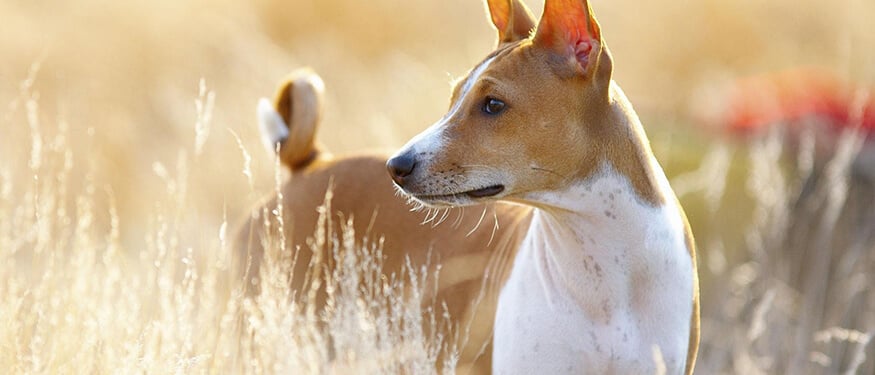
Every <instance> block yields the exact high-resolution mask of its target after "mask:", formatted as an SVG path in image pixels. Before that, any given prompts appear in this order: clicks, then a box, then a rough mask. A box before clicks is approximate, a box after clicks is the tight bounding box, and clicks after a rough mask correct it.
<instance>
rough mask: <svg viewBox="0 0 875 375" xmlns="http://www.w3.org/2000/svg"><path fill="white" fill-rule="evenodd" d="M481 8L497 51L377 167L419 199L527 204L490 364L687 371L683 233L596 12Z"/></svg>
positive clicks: (567, 1) (692, 299)
mask: <svg viewBox="0 0 875 375" xmlns="http://www.w3.org/2000/svg"><path fill="white" fill-rule="evenodd" d="M487 6H488V9H489V11H490V15H491V18H492V22H493V24H494V26H495V27H496V28H497V29H498V31H499V45H498V47H497V49H496V50H495V51H494V52H492V53H490V54H489V55H488V56H486V58H485V59H484V60H483V61H482V62H480V63H479V64H477V65H476V66H475V67H474V68H473V69H472V70H471V71H470V73H469V74H468V75H467V77H466V78H464V79H462V80H461V81H460V82H459V83H458V84H457V85H456V87H455V89H454V91H453V94H452V99H451V106H450V109H449V112H447V114H446V115H445V116H444V117H443V118H441V119H440V120H439V121H437V122H436V123H435V124H434V125H433V126H431V127H430V128H428V129H427V130H425V131H424V132H423V133H421V134H419V135H418V136H416V137H415V138H413V139H412V140H411V141H410V142H409V143H408V144H407V145H405V146H404V147H403V148H402V149H401V150H400V151H398V152H397V153H396V154H395V156H393V157H392V158H391V159H390V160H389V162H388V163H387V167H388V169H389V173H390V175H391V177H392V179H393V180H394V181H395V183H396V185H397V186H398V187H399V188H400V189H401V190H402V191H403V192H404V193H405V194H407V195H409V196H410V197H412V199H414V200H415V201H417V202H418V203H420V204H424V205H429V206H434V207H446V206H465V205H470V204H480V203H485V202H494V201H499V200H501V201H510V202H516V203H519V204H523V205H527V206H529V207H532V208H533V209H534V214H533V218H532V220H531V221H530V222H529V223H526V224H525V225H527V232H526V235H525V238H524V240H523V243H522V244H521V248H520V249H519V251H518V253H517V256H516V259H515V261H514V265H513V268H512V271H511V275H510V277H509V278H508V280H507V282H506V284H505V285H504V287H503V288H502V290H501V292H500V296H499V302H498V310H497V313H496V317H495V337H494V346H493V357H492V360H493V372H494V373H496V374H560V373H562V374H564V373H575V374H580V373H597V374H653V373H656V372H657V370H658V369H659V370H661V369H665V370H666V373H669V374H681V373H687V374H689V373H691V372H692V370H693V366H694V363H695V359H696V353H697V347H698V339H699V323H698V314H699V308H698V286H697V284H698V281H697V274H696V259H695V250H694V243H693V237H692V235H691V232H690V227H689V224H688V223H687V220H686V217H685V215H684V212H683V210H682V208H681V206H680V204H679V202H678V200H677V198H676V197H675V195H674V193H673V192H672V189H671V187H670V186H669V183H668V180H667V179H666V177H665V174H664V173H663V171H662V169H661V167H660V166H659V163H657V161H656V159H655V158H654V156H653V153H652V152H651V149H650V146H649V143H648V140H647V137H646V136H645V134H644V129H643V128H642V125H641V123H640V121H639V119H638V116H637V115H636V114H635V112H634V111H633V109H632V106H631V105H630V103H629V101H628V100H627V99H626V97H625V95H624V94H623V91H622V90H620V87H619V86H617V84H616V83H614V81H613V80H612V61H611V54H610V52H609V51H608V48H607V45H606V44H605V41H604V39H603V38H602V34H601V29H600V27H599V24H598V22H596V19H595V18H594V17H593V13H592V9H591V8H590V6H589V4H588V2H587V1H584V0H546V2H545V5H544V13H543V15H542V17H541V19H540V21H539V22H538V24H537V26H535V21H534V19H533V18H532V17H531V16H530V14H531V13H530V12H529V11H528V10H527V9H526V8H525V6H524V5H523V3H522V2H520V1H519V0H489V1H487ZM531 30H534V32H531ZM663 366H664V367H663Z"/></svg>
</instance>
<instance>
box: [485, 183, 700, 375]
mask: <svg viewBox="0 0 875 375" xmlns="http://www.w3.org/2000/svg"><path fill="white" fill-rule="evenodd" d="M657 174H658V177H657V178H658V179H659V180H660V181H659V182H660V185H661V186H660V187H661V188H662V189H664V190H663V191H665V192H667V193H668V194H671V190H670V187H669V186H668V182H667V180H666V179H665V176H664V175H662V173H661V171H660V172H658V173H657ZM666 189H667V190H666ZM526 200H527V201H530V203H532V204H534V205H536V207H539V208H538V209H537V210H536V212H535V216H534V218H533V220H532V224H531V227H530V228H529V231H528V234H527V235H526V239H525V240H524V242H523V244H522V248H521V249H520V251H519V253H518V255H517V258H516V261H515V263H514V267H513V271H512V273H511V275H510V278H509V279H508V281H507V284H506V285H505V287H504V288H503V289H502V291H501V295H500V297H499V302H498V312H497V315H496V322H495V345H494V353H493V369H494V370H495V371H494V373H496V374H499V375H501V374H564V373H574V374H581V373H592V374H652V373H654V372H655V369H656V364H655V362H654V360H653V348H654V346H657V347H659V350H660V352H661V354H662V356H663V361H664V363H665V365H666V368H667V370H668V373H669V374H679V373H682V372H683V370H684V365H685V360H686V356H687V346H688V341H689V334H690V319H691V312H692V295H693V267H692V260H691V258H690V255H689V252H688V250H687V248H686V245H685V242H684V227H683V222H682V219H681V215H680V212H679V209H678V207H677V206H676V204H675V203H674V200H673V199H667V200H666V201H667V203H665V204H664V205H662V206H660V207H653V206H650V205H647V204H646V203H644V202H640V201H639V200H637V199H636V198H635V195H634V193H633V190H632V188H631V185H630V184H629V182H628V180H627V179H625V178H624V177H622V176H620V175H618V174H617V173H615V172H613V169H612V168H610V167H605V168H604V169H603V171H602V173H599V174H598V175H596V176H594V177H592V178H591V179H590V180H589V181H587V182H585V183H580V184H578V185H574V186H572V187H570V188H569V189H568V190H567V191H563V192H551V193H547V194H538V195H533V196H530V197H527V198H526Z"/></svg>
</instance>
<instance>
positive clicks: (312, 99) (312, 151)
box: [258, 69, 325, 170]
mask: <svg viewBox="0 0 875 375" xmlns="http://www.w3.org/2000/svg"><path fill="white" fill-rule="evenodd" d="M324 87H325V86H324V84H323V83H322V79H321V78H320V77H319V75H318V74H316V73H314V72H313V71H311V70H310V69H299V70H296V71H295V72H293V73H292V74H290V75H289V76H288V77H287V78H286V79H284V80H283V81H282V83H281V84H280V86H279V88H278V89H277V92H276V94H275V96H274V100H273V103H271V102H270V101H269V100H268V99H266V98H262V99H261V100H260V101H259V103H258V123H259V129H260V130H261V141H262V143H264V146H265V147H266V148H267V149H268V152H270V153H271V154H272V155H273V154H274V153H275V152H276V150H277V145H279V156H280V159H281V161H282V163H283V164H285V165H286V166H288V167H289V168H290V169H292V170H296V169H299V168H302V167H304V166H306V165H307V164H309V162H311V161H312V160H313V159H315V157H316V155H317V154H318V151H319V150H318V148H317V146H316V142H315V138H316V128H317V127H318V126H319V120H320V118H321V117H322V95H323V92H324V90H325V88H324Z"/></svg>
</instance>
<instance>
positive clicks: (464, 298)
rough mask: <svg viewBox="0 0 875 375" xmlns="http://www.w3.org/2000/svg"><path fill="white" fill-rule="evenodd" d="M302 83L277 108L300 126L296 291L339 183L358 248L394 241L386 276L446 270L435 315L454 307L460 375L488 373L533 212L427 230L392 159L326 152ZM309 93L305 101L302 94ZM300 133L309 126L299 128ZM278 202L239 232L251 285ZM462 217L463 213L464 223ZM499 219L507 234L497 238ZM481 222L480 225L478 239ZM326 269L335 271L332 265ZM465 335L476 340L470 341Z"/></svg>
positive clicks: (292, 196) (287, 86) (508, 210)
mask: <svg viewBox="0 0 875 375" xmlns="http://www.w3.org/2000/svg"><path fill="white" fill-rule="evenodd" d="M295 76H296V75H293V77H295ZM294 82H295V79H294V78H290V79H286V80H284V81H283V84H282V85H281V86H280V88H279V90H278V92H277V95H276V96H275V98H276V99H275V100H276V102H275V103H274V106H275V108H276V110H277V112H278V113H280V114H281V115H282V118H283V120H285V121H286V123H287V124H290V127H291V129H290V132H289V134H290V136H289V138H288V139H286V140H285V141H284V142H283V143H282V144H281V145H280V158H281V161H282V162H283V164H284V165H285V166H287V167H289V168H290V169H291V170H292V172H293V173H292V177H291V179H290V180H289V181H288V182H286V183H285V184H284V185H283V187H282V194H283V199H284V200H283V202H282V204H283V207H284V209H285V212H284V213H285V223H286V225H287V227H286V237H287V238H288V240H289V244H290V247H289V248H294V247H295V246H302V248H304V249H305V250H304V251H301V252H300V253H299V258H298V260H297V263H296V266H295V268H294V270H293V271H294V273H293V278H292V282H291V287H292V288H293V289H295V290H298V291H300V290H301V288H302V286H303V284H304V281H305V279H304V276H305V274H306V269H307V266H308V264H309V263H310V252H309V251H307V250H306V249H307V247H306V242H305V241H306V238H307V237H309V236H312V235H313V233H314V230H315V229H316V220H317V217H318V213H317V211H316V208H317V207H318V206H319V205H321V204H322V203H323V200H324V198H325V192H326V189H327V188H328V186H329V181H333V186H334V190H333V192H334V198H333V200H332V202H331V205H332V208H333V209H334V211H335V212H334V213H333V214H334V215H335V216H334V218H335V219H337V218H338V216H340V215H342V216H343V217H344V218H349V217H352V218H354V229H355V232H356V236H357V238H358V240H359V241H361V239H362V238H363V237H364V236H368V237H369V238H371V240H372V241H374V240H375V239H377V238H379V237H384V238H385V245H384V248H383V254H384V272H385V273H386V274H390V273H396V274H400V272H401V270H402V268H403V266H404V264H405V259H406V257H408V256H409V257H410V258H411V260H412V261H413V264H415V265H423V264H426V263H427V262H429V261H430V262H431V264H432V269H431V270H430V271H431V273H433V272H435V270H436V266H437V265H438V264H441V265H442V267H441V270H440V274H439V280H438V283H439V284H438V287H437V295H436V296H432V295H427V296H425V297H424V298H423V303H424V304H427V303H431V301H436V302H437V305H436V306H434V307H435V308H436V311H441V304H442V303H446V305H447V307H448V309H449V313H450V317H451V319H452V322H451V323H452V324H453V325H454V326H456V327H458V328H457V329H458V330H459V331H460V335H459V336H460V337H461V338H460V340H459V343H458V344H459V345H460V349H461V353H460V355H461V357H460V361H459V370H460V373H465V372H463V371H462V370H463V369H468V370H470V372H468V373H471V374H479V373H488V372H489V369H490V366H491V364H490V358H491V354H492V351H491V349H490V348H489V345H490V344H489V343H490V340H491V337H492V324H493V318H494V314H495V304H496V300H497V295H498V292H499V290H500V285H501V284H502V282H503V280H505V279H506V277H507V272H508V271H509V269H510V266H511V263H512V262H511V260H512V259H513V256H514V255H515V251H516V249H517V247H518V243H519V242H520V241H521V237H522V235H523V231H524V228H525V227H526V223H527V221H528V218H529V212H530V210H529V209H528V208H525V207H521V206H514V205H508V204H488V205H484V206H478V207H470V208H466V209H465V210H464V211H462V210H460V209H455V210H453V211H451V212H450V213H449V215H450V216H449V218H448V219H447V220H445V222H443V223H442V224H440V225H437V227H435V228H432V225H430V224H421V223H422V221H423V219H424V217H425V213H424V212H411V207H410V206H409V205H407V203H406V200H405V198H403V197H400V196H398V195H397V193H396V191H395V188H394V187H393V186H392V182H391V180H390V179H389V178H388V176H387V175H386V157H385V156H383V155H376V154H368V155H353V156H347V157H342V158H334V157H332V156H330V155H328V154H327V153H325V152H324V149H323V148H322V147H319V146H317V143H316V142H315V141H314V139H313V136H314V135H315V129H316V125H317V123H316V122H306V123H301V121H300V120H299V119H318V115H317V114H315V113H309V114H308V113H306V112H307V111H310V112H318V110H319V107H320V104H319V103H318V102H317V103H314V102H313V101H312V100H309V101H302V100H299V99H300V98H302V97H306V95H311V96H312V95H313V94H314V92H313V91H312V90H310V91H309V92H308V91H306V90H307V89H306V88H304V87H295V85H294ZM296 90H297V91H296ZM302 90H304V91H302ZM296 92H297V94H296ZM302 92H303V95H305V96H302V94H301V93H302ZM317 99H320V100H321V97H318V96H317ZM307 102H309V103H310V104H306V103H307ZM314 104H315V105H314ZM299 126H300V127H308V128H306V129H296V127H299ZM296 130H298V131H296ZM302 137H303V138H305V139H302ZM276 203H277V202H276V196H275V195H273V196H271V197H269V198H268V199H267V200H265V202H264V203H263V204H260V205H258V206H257V207H255V208H254V209H253V211H252V216H251V217H250V218H248V220H246V222H245V224H244V226H243V228H242V229H241V230H240V232H239V233H240V234H239V235H238V253H237V255H238V257H237V265H238V267H239V272H240V273H241V274H244V275H246V276H241V277H246V278H248V280H250V281H252V279H253V278H255V277H257V276H258V274H259V267H260V264H261V259H262V258H263V256H264V254H263V248H262V238H263V236H264V235H265V231H264V227H263V225H262V223H263V216H262V215H263V214H264V212H270V210H271V209H273V208H274V207H276ZM265 210H266V211H265ZM484 211H485V213H484ZM459 215H462V216H461V218H459ZM481 219H482V222H481ZM496 220H497V221H498V223H499V228H498V229H497V230H495V233H494V235H493V227H494V225H495V224H494V222H495V221H496ZM341 221H342V220H334V222H335V223H337V224H338V226H337V227H336V228H335V230H339V222H341ZM478 225H479V228H478V229H477V230H474V231H473V232H472V229H474V228H475V227H478ZM469 232H471V234H470V235H468V233H469ZM493 236H494V237H493ZM275 238H278V237H277V236H275ZM430 254H431V259H430V260H429V256H430ZM250 259H251V263H250ZM246 264H250V267H249V268H248V269H246V268H245V265H246ZM326 264H327V265H328V266H329V267H331V266H333V264H332V263H330V262H326ZM329 272H330V269H329ZM256 289H257V288H253V290H256ZM432 289H433V288H427V290H432ZM317 297H318V301H317V304H318V305H319V306H317V307H322V306H324V303H325V301H324V298H325V295H324V293H323V294H319V295H318V296H317ZM466 332H468V335H467V336H468V337H467V338H466V337H464V336H465V333H466ZM443 333H444V335H446V337H452V334H453V333H454V332H443Z"/></svg>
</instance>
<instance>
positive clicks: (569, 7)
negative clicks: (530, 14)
mask: <svg viewBox="0 0 875 375" xmlns="http://www.w3.org/2000/svg"><path fill="white" fill-rule="evenodd" d="M534 45H536V46H539V47H542V48H547V49H549V50H552V51H553V52H555V53H558V54H560V55H562V56H563V57H565V58H567V59H568V60H572V59H573V61H575V62H576V64H574V65H576V67H579V69H575V70H577V72H578V73H583V74H584V75H586V76H592V75H593V74H595V72H596V70H597V69H596V67H597V66H598V65H599V61H598V60H599V57H600V54H601V50H602V48H604V42H603V41H602V36H601V30H600V29H599V24H598V21H596V19H595V16H594V15H593V13H592V8H591V7H590V6H589V2H588V1H587V0H546V1H545V3H544V15H543V16H541V22H540V23H539V24H538V31H537V32H536V33H535V39H534ZM608 63H609V62H608Z"/></svg>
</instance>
